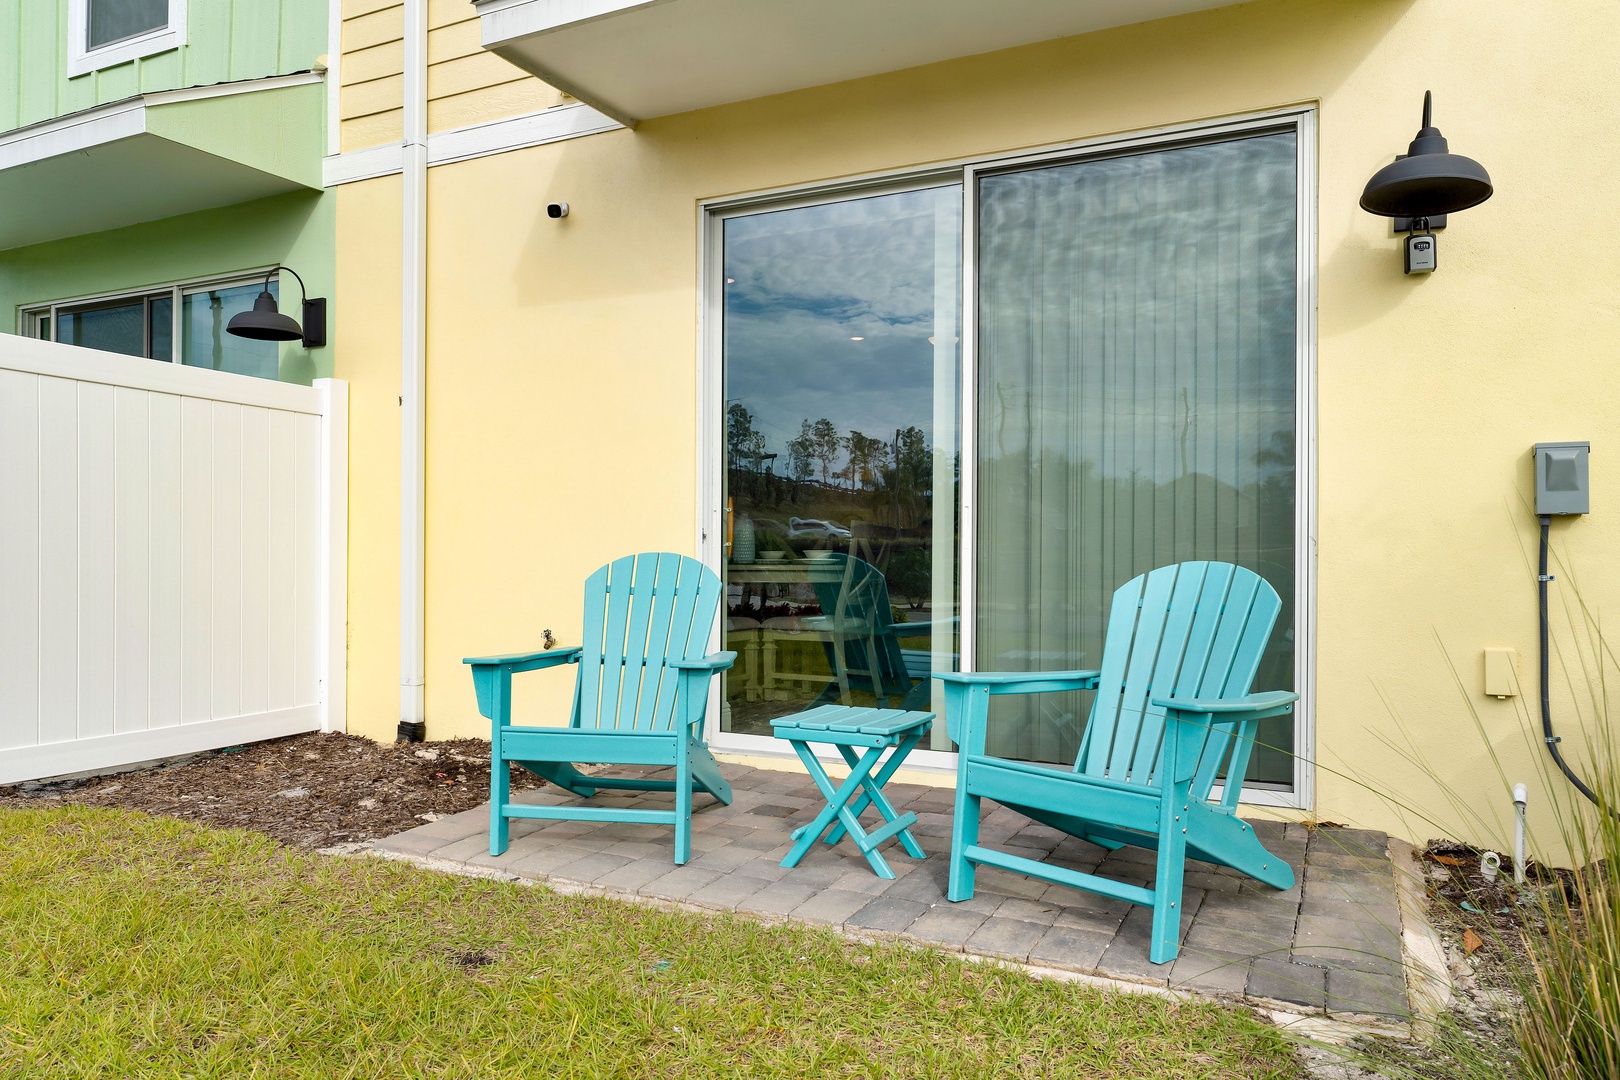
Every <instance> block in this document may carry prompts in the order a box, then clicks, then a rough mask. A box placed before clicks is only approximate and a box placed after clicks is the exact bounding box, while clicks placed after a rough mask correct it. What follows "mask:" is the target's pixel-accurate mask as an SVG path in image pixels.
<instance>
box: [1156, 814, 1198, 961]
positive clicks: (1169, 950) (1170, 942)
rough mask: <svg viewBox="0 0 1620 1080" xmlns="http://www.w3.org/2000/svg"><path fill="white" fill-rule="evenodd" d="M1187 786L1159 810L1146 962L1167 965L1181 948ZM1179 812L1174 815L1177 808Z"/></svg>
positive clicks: (1185, 859) (1185, 856) (1185, 860)
mask: <svg viewBox="0 0 1620 1080" xmlns="http://www.w3.org/2000/svg"><path fill="white" fill-rule="evenodd" d="M1188 804H1189V800H1188V798H1187V785H1186V784H1177V785H1176V790H1175V797H1174V798H1173V799H1171V800H1170V801H1169V803H1168V804H1166V805H1163V806H1161V807H1160V809H1159V819H1160V820H1159V851H1158V857H1157V858H1156V859H1155V860H1154V861H1155V863H1156V866H1155V872H1154V876H1153V939H1152V942H1151V944H1150V946H1149V948H1148V959H1149V960H1151V961H1153V962H1154V963H1155V964H1168V963H1169V962H1170V961H1172V960H1174V959H1175V958H1176V954H1177V953H1178V952H1179V951H1180V946H1181V900H1182V890H1181V879H1182V873H1183V871H1185V869H1186V865H1187V821H1188V816H1187V806H1188ZM1177 808H1179V809H1180V811H1181V812H1180V813H1179V814H1178V813H1176V812H1175V811H1176V809H1177Z"/></svg>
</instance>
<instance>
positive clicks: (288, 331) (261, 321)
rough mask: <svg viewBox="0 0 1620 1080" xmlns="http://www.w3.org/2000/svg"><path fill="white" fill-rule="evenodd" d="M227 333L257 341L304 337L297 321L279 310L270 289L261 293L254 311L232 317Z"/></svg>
mask: <svg viewBox="0 0 1620 1080" xmlns="http://www.w3.org/2000/svg"><path fill="white" fill-rule="evenodd" d="M225 331H226V333H229V334H235V335H236V336H237V337H245V338H253V339H254V340H255V341H298V340H299V339H301V338H302V337H303V336H304V331H303V330H302V329H301V328H300V327H299V325H298V320H297V319H294V318H293V317H292V316H291V315H283V314H282V313H281V312H280V311H279V310H277V308H276V298H275V297H273V296H271V295H270V290H269V289H266V290H264V291H263V292H261V293H260V294H259V295H258V297H257V298H256V299H255V300H254V301H253V310H252V311H240V312H237V313H236V314H235V315H232V316H231V321H230V322H229V323H228V324H226V326H225Z"/></svg>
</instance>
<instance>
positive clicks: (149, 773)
mask: <svg viewBox="0 0 1620 1080" xmlns="http://www.w3.org/2000/svg"><path fill="white" fill-rule="evenodd" d="M512 786H513V788H514V789H516V790H520V791H521V790H526V789H532V788H538V787H542V786H544V781H542V780H540V779H539V778H538V777H535V776H533V775H532V774H530V773H527V772H525V771H523V770H522V769H514V770H513V774H512ZM488 800H489V743H487V742H485V741H483V740H482V739H454V740H450V741H446V742H432V743H416V744H407V745H388V744H384V743H375V742H372V741H371V740H370V739H362V738H359V737H357V736H354V735H338V734H331V735H323V734H319V733H312V734H308V735H294V736H292V737H290V738H286V739H273V740H271V741H269V742H262V743H254V744H252V745H249V746H236V747H230V748H227V749H225V750H216V751H210V752H208V753H204V754H196V755H192V756H189V757H186V758H180V759H175V760H172V761H168V762H164V763H162V764H159V765H155V766H152V767H150V768H146V769H143V770H140V771H136V772H126V773H119V774H116V775H110V776H96V777H90V778H86V779H76V780H63V781H56V782H54V783H41V782H32V783H27V784H19V785H17V786H16V787H0V808H7V807H38V806H52V805H57V806H59V805H62V804H63V803H77V804H81V805H84V806H106V807H117V808H119V809H123V810H142V811H145V812H147V813H150V814H167V815H169V816H171V817H178V818H184V819H186V820H188V821H196V822H201V823H203V824H206V825H212V826H216V827H220V828H238V829H254V830H257V831H258V832H262V833H268V834H270V835H271V836H273V837H275V838H276V839H277V840H280V841H282V842H283V843H285V844H288V845H290V846H292V847H297V848H309V849H319V848H327V847H334V846H336V845H339V844H346V843H355V842H358V841H365V840H374V839H377V838H379V837H384V836H392V835H393V834H395V833H400V832H404V831H405V830H407V829H412V828H415V827H416V826H418V825H421V824H423V823H425V822H428V821H432V820H434V819H435V817H442V816H444V815H447V814H456V813H460V812H461V811H463V810H470V809H472V808H473V807H475V806H478V805H479V804H480V803H484V802H487V801H488Z"/></svg>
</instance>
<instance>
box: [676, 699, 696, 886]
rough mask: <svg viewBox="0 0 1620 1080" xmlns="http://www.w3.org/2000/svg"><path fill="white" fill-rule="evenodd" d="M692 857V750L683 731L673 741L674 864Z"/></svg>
mask: <svg viewBox="0 0 1620 1080" xmlns="http://www.w3.org/2000/svg"><path fill="white" fill-rule="evenodd" d="M691 857H692V752H691V739H690V738H689V737H687V735H686V733H685V732H684V731H683V732H682V733H681V738H680V739H678V740H676V743H675V865H676V866H684V865H685V864H686V861H687V860H688V859H690V858H691Z"/></svg>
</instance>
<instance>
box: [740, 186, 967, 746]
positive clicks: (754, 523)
mask: <svg viewBox="0 0 1620 1080" xmlns="http://www.w3.org/2000/svg"><path fill="white" fill-rule="evenodd" d="M721 243H722V248H723V252H722V259H721V262H722V271H723V275H724V278H725V283H724V291H723V293H722V294H721V318H722V355H723V375H724V394H725V403H724V404H725V409H724V418H725V419H724V424H725V428H724V430H725V443H724V453H725V463H724V476H725V485H724V498H725V540H724V543H723V545H722V547H723V551H724V576H725V581H726V593H727V600H726V603H727V611H726V617H727V630H726V648H728V649H734V650H736V651H737V653H738V654H739V658H740V659H739V663H738V666H737V667H736V668H735V669H734V670H733V671H732V672H731V674H730V675H728V676H727V679H726V694H725V704H724V707H723V710H722V714H721V730H722V731H723V732H731V733H738V734H744V735H756V736H758V735H764V736H768V735H770V733H771V728H770V721H771V719H772V718H774V717H778V716H785V715H788V714H790V713H794V712H799V711H801V710H803V709H806V708H808V707H810V706H812V705H815V704H827V703H835V702H836V703H843V704H847V705H879V706H885V707H890V708H902V707H903V708H928V707H929V702H930V698H931V697H932V696H933V686H932V684H931V680H930V679H929V675H930V673H931V672H933V671H937V670H944V671H949V670H952V669H953V668H954V667H955V665H956V654H957V648H956V633H957V627H958V624H957V619H956V593H957V542H956V533H957V509H956V508H957V506H958V504H959V500H958V497H957V472H958V464H959V455H958V451H957V436H956V431H957V425H958V417H959V414H960V405H959V401H958V395H957V387H958V384H959V380H960V376H959V368H960V360H959V358H960V354H961V345H960V341H959V338H960V335H961V327H960V306H959V297H960V295H961V287H962V272H961V253H962V189H961V186H960V185H946V186H941V187H928V188H921V189H918V190H911V191H895V192H890V193H886V194H872V195H867V196H864V197H858V198H845V199H837V200H833V201H830V202H824V203H820V204H817V205H811V206H801V207H795V208H791V209H778V210H770V211H766V212H763V213H747V214H738V215H735V216H731V217H728V218H726V219H725V220H724V222H723V223H722V229H721ZM940 726H941V729H942V730H941V732H940V733H939V740H940V745H941V746H944V745H945V741H944V733H943V725H940Z"/></svg>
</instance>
